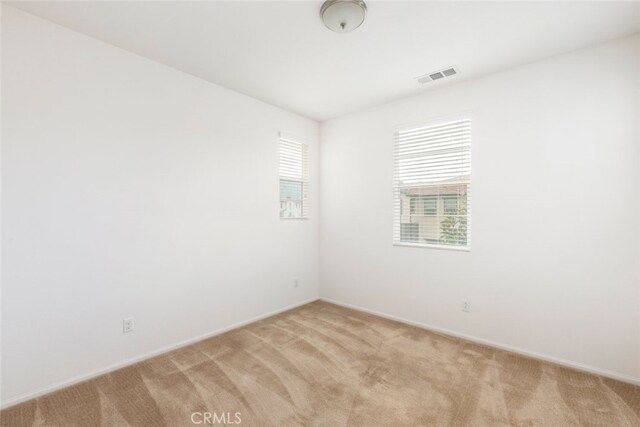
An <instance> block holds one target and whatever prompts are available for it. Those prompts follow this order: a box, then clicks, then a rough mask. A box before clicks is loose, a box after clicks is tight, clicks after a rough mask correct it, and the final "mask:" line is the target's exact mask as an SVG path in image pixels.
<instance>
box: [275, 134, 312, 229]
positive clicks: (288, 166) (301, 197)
mask: <svg viewBox="0 0 640 427" xmlns="http://www.w3.org/2000/svg"><path fill="white" fill-rule="evenodd" d="M308 193H309V147H308V146H307V144H303V143H300V142H297V141H295V140H293V139H291V138H289V137H285V136H284V135H282V134H281V135H280V218H281V219H301V218H308V217H309V206H308V205H309V203H308Z"/></svg>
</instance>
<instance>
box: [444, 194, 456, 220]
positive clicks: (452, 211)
mask: <svg viewBox="0 0 640 427" xmlns="http://www.w3.org/2000/svg"><path fill="white" fill-rule="evenodd" d="M442 201H443V202H444V214H445V215H456V214H457V213H458V196H456V195H453V196H444V197H443V198H442Z"/></svg>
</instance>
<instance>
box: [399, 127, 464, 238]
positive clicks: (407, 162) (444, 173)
mask: <svg viewBox="0 0 640 427" xmlns="http://www.w3.org/2000/svg"><path fill="white" fill-rule="evenodd" d="M393 189H394V217H393V222H394V224H393V226H394V232H393V238H394V242H395V243H400V244H411V245H422V246H432V245H437V246H451V247H462V248H467V247H469V246H470V221H469V216H470V212H471V210H470V208H471V121H470V119H467V118H465V119H459V120H453V121H447V122H443V123H438V124H433V125H428V126H416V127H413V128H410V129H403V130H398V131H397V132H396V133H395V134H394V187H393Z"/></svg>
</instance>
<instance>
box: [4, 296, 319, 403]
mask: <svg viewBox="0 0 640 427" xmlns="http://www.w3.org/2000/svg"><path fill="white" fill-rule="evenodd" d="M317 300H318V298H311V299H308V300H305V301H301V302H297V303H295V304H291V305H288V306H286V307H283V308H280V309H278V310H274V311H270V312H268V313H265V314H261V315H260V316H256V317H252V318H250V319H247V320H244V321H242V322H238V323H234V324H232V325H229V326H225V327H224V328H220V329H217V330H215V331H212V332H208V333H206V334H203V335H199V336H197V337H194V338H190V339H188V340H185V341H181V342H179V343H176V344H172V345H169V346H166V347H162V348H159V349H157V350H154V351H151V352H148V353H145V354H143V355H141V356H138V357H134V358H131V359H127V360H124V361H122V362H118V363H114V364H112V365H109V366H106V367H104V368H101V369H98V370H95V371H92V372H88V373H86V374H83V375H80V376H77V377H74V378H71V379H68V380H65V381H61V382H58V383H55V384H51V385H48V386H46V387H42V388H40V389H38V390H35V391H32V392H28V393H24V394H21V395H19V396H17V397H14V398H11V399H9V400H7V401H4V402H2V404H1V405H0V408H1V409H6V408H9V407H11V406H14V405H17V404H19V403H22V402H26V401H28V400H31V399H35V398H37V397H40V396H43V395H45V394H48V393H51V392H54V391H56V390H60V389H62V388H65V387H69V386H72V385H74V384H78V383H81V382H83V381H87V380H90V379H93V378H95V377H99V376H100V375H104V374H108V373H109V372H113V371H116V370H118V369H121V368H125V367H127V366H130V365H133V364H135V363H138V362H142V361H143V360H147V359H150V358H152V357H155V356H158V355H160V354H163V353H167V352H169V351H171V350H175V349H177V348H180V347H184V346H187V345H189V344H193V343H196V342H198V341H202V340H205V339H207V338H211V337H213V336H216V335H220V334H222V333H225V332H228V331H230V330H232V329H237V328H240V327H242V326H245V325H248V324H249V323H253V322H257V321H258V320H262V319H265V318H267V317H271V316H274V315H276V314H279V313H282V312H284V311H288V310H291V309H293V308H296V307H300V306H302V305H305V304H309V303H310V302H313V301H317Z"/></svg>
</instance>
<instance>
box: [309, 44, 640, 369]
mask: <svg viewBox="0 0 640 427" xmlns="http://www.w3.org/2000/svg"><path fill="white" fill-rule="evenodd" d="M462 71H463V72H464V70H462ZM639 100H640V38H639V37H638V36H636V37H633V38H626V39H621V40H616V41H612V42H609V43H606V44H602V45H599V46H596V47H593V48H589V49H584V50H580V51H576V52H574V53H571V54H567V55H563V56H558V57H554V58H550V59H548V60H545V61H541V62H537V63H533V64H529V65H526V66H522V67H518V68H515V69H512V70H508V71H504V72H501V73H499V74H493V75H491V76H487V77H484V78H480V79H474V80H469V81H467V82H461V83H460V84H457V85H452V86H447V87H445V88H442V89H440V90H433V91H428V92H425V93H423V94H421V95H420V96H416V97H413V98H410V99H405V100H401V101H398V102H394V103H391V104H386V105H383V106H380V107H378V108H373V109H370V110H367V111H364V112H359V113H356V114H352V115H349V116H346V117H342V118H338V119H335V120H331V121H329V122H326V123H324V124H323V125H322V127H321V140H322V152H321V161H320V164H321V172H320V174H321V196H320V198H321V205H322V206H321V213H320V215H321V226H320V227H321V230H322V233H321V239H320V247H321V249H320V254H321V263H320V268H321V296H322V297H324V298H327V299H331V300H334V301H338V302H341V303H344V304H351V305H353V306H357V307H361V308H365V309H368V310H373V311H376V312H380V313H384V314H386V315H390V316H396V317H400V318H404V319H406V320H409V321H413V322H417V323H420V324H424V325H430V326H433V327H436V328H442V329H446V330H449V331H452V332H454V333H457V334H464V335H467V336H471V337H474V338H477V339H482V340H487V341H490V342H492V343H494V344H500V345H503V346H510V347H512V348H516V349H519V350H520V351H527V352H530V353H536V354H538V355H542V356H545V357H548V358H554V359H560V360H564V361H565V362H569V363H572V364H575V365H577V364H581V365H583V367H587V368H592V369H594V370H597V371H600V372H604V373H608V374H610V375H618V376H620V377H623V378H626V379H628V380H634V379H635V380H636V381H640V298H639V297H640V242H639V238H640V228H639V225H638V218H640V190H639V188H638V186H639V184H640V173H639V170H640V168H639V166H638V165H639V161H640V132H639V122H640V104H639V102H640V101H639ZM464 111H471V115H472V119H473V122H472V126H473V127H472V156H473V159H472V171H473V172H472V194H473V198H472V208H471V209H472V218H471V223H472V225H471V227H472V229H471V233H472V234H471V239H472V243H471V245H472V249H471V252H468V253H466V252H456V251H446V250H436V249H423V248H408V247H394V246H392V153H393V151H392V132H393V130H394V127H395V126H396V125H400V124H405V123H411V122H416V121H417V122H419V121H426V120H430V119H434V118H438V117H440V116H446V115H449V114H455V113H459V112H464ZM464 299H468V300H469V301H470V302H471V312H470V313H464V312H463V311H462V310H461V308H462V301H463V300H464ZM605 371H608V372H605Z"/></svg>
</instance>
